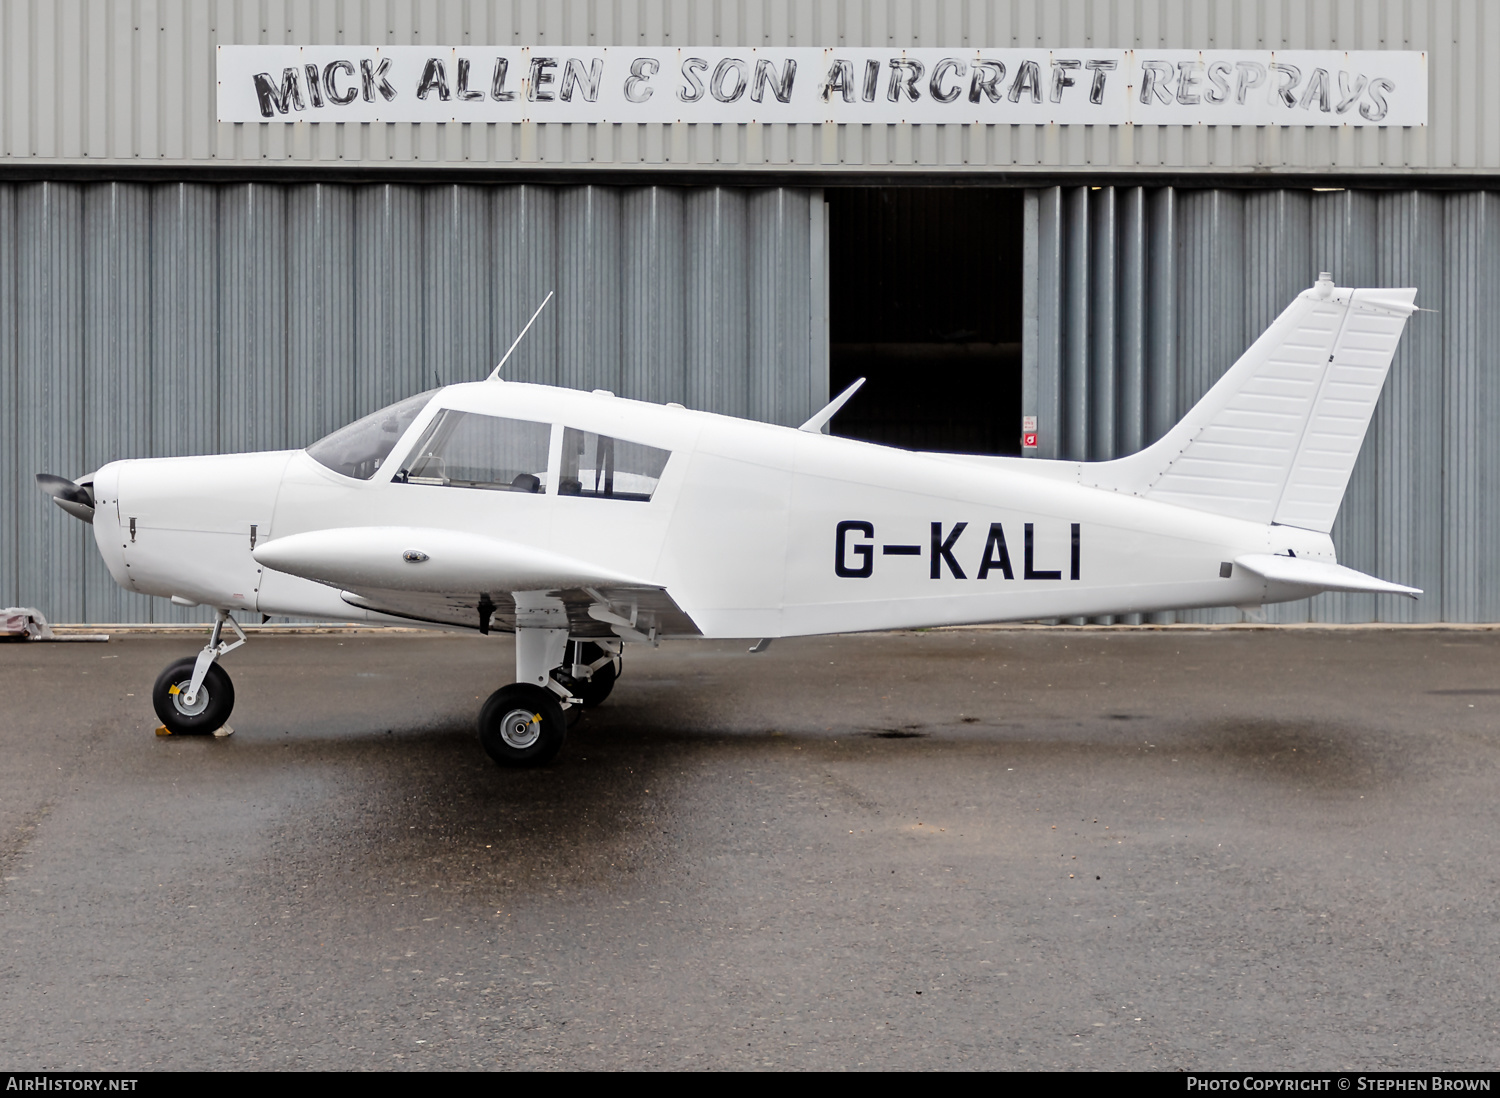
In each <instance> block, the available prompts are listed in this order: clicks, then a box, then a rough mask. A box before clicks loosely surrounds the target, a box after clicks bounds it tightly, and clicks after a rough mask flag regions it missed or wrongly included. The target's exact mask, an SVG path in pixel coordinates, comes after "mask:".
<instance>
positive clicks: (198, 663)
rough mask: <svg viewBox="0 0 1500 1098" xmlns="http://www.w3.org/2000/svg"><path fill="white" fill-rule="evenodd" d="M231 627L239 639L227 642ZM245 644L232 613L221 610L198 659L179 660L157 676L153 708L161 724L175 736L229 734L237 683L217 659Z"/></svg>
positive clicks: (152, 696)
mask: <svg viewBox="0 0 1500 1098" xmlns="http://www.w3.org/2000/svg"><path fill="white" fill-rule="evenodd" d="M226 625H228V626H229V628H230V629H231V630H233V631H234V635H235V636H236V637H238V638H239V639H238V640H235V641H226V640H225V639H224V626H226ZM244 643H245V633H244V631H243V630H242V629H240V627H239V625H238V624H237V623H236V622H235V620H234V619H233V618H231V617H230V616H229V611H227V610H220V611H219V616H218V618H217V619H216V620H215V621H214V626H213V632H212V633H211V634H210V636H209V639H208V644H207V645H206V646H204V649H203V651H201V652H199V653H198V655H197V656H196V657H195V658H192V659H182V660H178V661H177V662H176V663H173V664H170V665H168V667H167V669H166V670H165V671H163V672H162V673H161V674H160V675H158V676H157V677H156V685H155V686H154V687H152V688H151V705H152V708H154V709H155V710H156V715H157V716H158V717H160V718H161V723H162V724H163V725H165V726H166V729H167V731H168V732H170V733H171V734H172V735H174V736H205V735H208V734H209V733H211V732H218V731H219V730H220V729H221V728H222V729H224V732H223V733H221V734H222V735H228V731H229V729H228V724H227V723H226V722H228V720H229V714H230V712H231V711H232V710H233V709H234V683H232V682H231V681H230V680H229V674H228V673H227V672H226V671H225V670H224V669H223V668H222V667H220V666H219V665H218V663H217V662H215V661H217V660H218V658H219V657H220V656H222V655H224V654H225V653H226V652H233V651H234V650H235V649H236V648H238V647H239V646H240V645H242V644H244Z"/></svg>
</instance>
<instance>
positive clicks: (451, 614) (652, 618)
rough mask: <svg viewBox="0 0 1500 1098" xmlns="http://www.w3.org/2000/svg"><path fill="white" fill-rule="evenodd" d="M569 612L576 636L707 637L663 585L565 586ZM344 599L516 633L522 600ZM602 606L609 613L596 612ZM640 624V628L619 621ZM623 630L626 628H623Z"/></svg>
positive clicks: (434, 595) (366, 594)
mask: <svg viewBox="0 0 1500 1098" xmlns="http://www.w3.org/2000/svg"><path fill="white" fill-rule="evenodd" d="M557 595H558V597H559V598H560V599H561V600H562V603H563V607H564V609H565V610H566V612H567V616H568V634H569V636H573V637H600V638H605V639H617V638H619V637H621V636H622V635H623V636H627V637H628V638H629V639H632V640H634V639H638V638H637V635H643V636H647V637H650V636H653V635H654V636H657V637H696V636H701V635H702V630H700V629H699V628H698V626H697V624H696V623H695V622H694V621H693V619H692V618H690V617H689V616H688V615H687V614H686V613H685V612H684V611H683V610H682V608H681V607H679V606H678V605H677V603H676V602H675V601H674V600H673V598H672V596H671V595H669V594H667V592H666V591H664V590H662V589H661V588H660V587H651V586H646V585H621V584H606V585H604V586H602V587H589V588H587V589H585V588H582V587H571V588H563V589H561V590H558V591H557ZM339 597H340V598H342V599H343V600H344V601H345V602H347V603H348V604H349V605H350V606H358V607H359V608H361V609H363V610H375V611H378V612H379V613H382V614H390V615H392V616H393V617H398V618H407V619H409V620H412V621H424V622H432V623H434V624H436V625H452V626H457V627H459V628H463V629H481V630H482V631H484V632H488V631H489V630H491V629H494V630H498V631H500V632H506V633H509V632H514V631H515V628H516V604H515V598H514V597H513V594H511V593H500V592H497V593H495V596H494V598H493V599H490V598H488V597H487V596H486V595H485V594H483V593H476V592H461V593H453V592H449V593H439V592H420V591H393V590H380V589H378V588H372V589H365V590H360V591H341V592H339ZM596 608H599V609H602V611H603V614H601V615H599V616H596V615H595V614H593V613H590V611H591V610H594V609H596ZM632 621H633V622H634V623H635V624H634V626H629V625H619V626H618V627H616V623H618V622H632ZM622 630H623V632H622Z"/></svg>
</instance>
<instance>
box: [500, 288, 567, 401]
mask: <svg viewBox="0 0 1500 1098" xmlns="http://www.w3.org/2000/svg"><path fill="white" fill-rule="evenodd" d="M552 293H553V291H551V290H548V291H547V296H546V297H544V298H543V299H542V303H541V304H540V305H538V306H537V307H536V312H534V313H532V314H531V319H530V320H528V321H527V322H526V327H524V328H522V329H521V334H520V335H518V336H516V341H515V342H514V343H512V344H511V345H510V350H508V351H506V352H505V357H504V358H502V359H501V360H500V362H499V364H498V365H496V367H495V368H494V369H493V370H491V371H490V376H489V377H487V378H485V380H486V381H494V380H495V379H496V378H498V377H499V376H500V371H501V369H502V368H503V367H504V366H505V364H506V363H507V362H509V361H510V356H511V355H512V354H513V353H514V352H515V349H516V348H517V347H519V346H520V345H521V340H523V339H525V338H526V333H527V332H529V331H531V326H532V325H533V324H535V323H536V318H537V317H539V316H541V315H542V310H543V309H545V308H546V307H547V302H549V301H551V300H552Z"/></svg>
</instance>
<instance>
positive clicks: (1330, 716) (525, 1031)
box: [0, 630, 1500, 1070]
mask: <svg viewBox="0 0 1500 1098" xmlns="http://www.w3.org/2000/svg"><path fill="white" fill-rule="evenodd" d="M199 644H201V640H198V639H195V638H189V637H183V636H162V635H133V636H126V637H123V638H117V639H115V640H112V641H111V642H110V643H108V644H50V645H49V644H24V643H23V644H9V645H0V758H3V760H4V762H3V765H0V876H3V881H0V1032H3V1033H4V1034H5V1048H6V1055H5V1056H4V1058H3V1059H4V1061H5V1063H4V1066H5V1067H6V1068H11V1069H43V1068H53V1069H70V1068H91V1069H100V1070H110V1069H145V1068H152V1067H159V1068H190V1067H204V1068H242V1067H248V1068H253V1067H275V1068H485V1067H500V1068H672V1067H690V1068H772V1069H775V1068H835V1069H837V1068H851V1069H853V1068H866V1069H869V1068H1053V1067H1060V1068H1161V1069H1182V1068H1198V1069H1209V1068H1219V1069H1244V1070H1270V1069H1296V1068H1304V1069H1313V1068H1320V1069H1335V1068H1351V1069H1357V1068H1364V1069H1367V1070H1375V1069H1382V1068H1385V1069H1391V1068H1403V1069H1436V1068H1489V1067H1493V1065H1494V1064H1495V1063H1496V1061H1497V1060H1500V1012H1497V1009H1496V1007H1497V989H1500V978H1497V976H1496V973H1497V972H1500V887H1497V877H1500V857H1497V856H1500V767H1497V763H1500V632H1483V631H1474V632H1468V631H1379V630H1342V631H1318V630H1268V631H1186V630H1167V631H1153V632H1145V631H1142V632H1134V631H1132V632H1100V631H1071V630H1051V631H1046V630H1029V631H979V630H958V631H947V632H944V631H939V632H930V633H912V634H897V635H868V636H855V637H834V638H818V639H809V640H795V641H778V642H776V643H775V644H774V645H773V646H772V647H771V649H770V651H768V652H766V653H764V654H761V655H754V656H751V655H747V654H746V652H745V645H744V644H739V643H717V642H700V643H696V644H694V643H676V644H664V645H663V646H662V647H661V648H660V649H658V650H655V651H646V652H642V651H640V650H638V649H634V648H632V649H630V650H628V652H627V656H626V666H625V674H624V677H623V678H622V679H621V681H620V683H619V685H618V686H617V687H616V689H615V692H614V695H613V696H612V697H611V698H610V700H609V701H608V702H607V703H606V704H605V705H604V706H603V707H601V708H600V709H598V710H596V711H594V712H593V713H591V714H590V715H589V716H588V717H586V718H585V720H584V721H583V722H582V723H581V724H580V725H579V726H578V727H577V728H576V729H575V730H574V731H573V733H572V734H571V735H570V738H569V741H568V744H567V746H565V747H564V749H563V752H562V754H561V756H560V757H559V759H558V761H557V762H556V763H555V764H554V765H552V766H550V767H548V768H546V769H544V770H540V771H503V770H500V769H498V768H497V767H496V766H494V764H492V763H491V762H490V761H489V759H488V758H487V757H486V756H485V755H484V754H483V752H482V751H481V749H480V747H479V745H478V742H477V739H476V737H475V735H474V733H473V719H474V715H475V713H476V712H477V709H478V706H479V704H480V701H481V699H482V697H483V696H484V695H486V694H488V693H489V692H490V691H491V690H493V689H494V688H495V687H497V686H499V685H501V684H502V683H503V682H504V681H507V680H508V678H509V676H508V674H507V672H506V669H507V667H509V666H512V655H511V647H510V643H509V641H507V640H506V639H504V638H497V637H490V638H480V637H449V636H442V635H412V634H396V635H373V634H345V635H341V636H340V635H316V636H285V635H282V636H252V638H251V642H250V643H249V644H248V645H246V646H245V647H244V648H242V649H240V650H239V651H237V652H235V653H233V654H232V655H230V656H229V657H227V658H226V660H225V666H226V668H227V669H228V670H229V671H230V673H231V674H232V675H233V677H234V682H235V687H236V692H237V695H238V704H237V708H236V711H235V713H234V715H233V717H232V719H231V724H232V725H233V727H234V728H235V730H236V732H235V735H233V736H232V737H229V738H228V739H225V740H213V739H210V738H181V737H171V738H158V737H156V736H154V735H153V734H152V730H153V728H154V727H155V725H156V723H157V722H156V720H155V718H154V715H153V714H152V712H151V706H150V697H149V693H150V689H151V684H152V682H153V681H154V679H155V677H156V674H157V672H158V671H159V670H160V669H161V668H162V667H163V666H165V665H166V664H167V663H168V662H170V661H171V660H172V659H174V658H177V657H179V656H183V655H190V654H192V652H193V651H194V650H195V649H196V647H197V646H198V645H199Z"/></svg>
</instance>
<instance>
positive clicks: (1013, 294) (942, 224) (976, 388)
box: [825, 187, 1025, 454]
mask: <svg viewBox="0 0 1500 1098" xmlns="http://www.w3.org/2000/svg"><path fill="white" fill-rule="evenodd" d="M1024 193H1025V192H1023V191H1020V190H1001V189H993V190H992V189H982V188H962V189H960V188H953V187H850V188H840V189H829V190H828V191H826V192H825V195H826V197H827V200H828V214H829V283H830V285H829V310H830V312H829V329H830V332H829V336H830V343H831V347H830V361H829V390H830V392H832V393H837V392H839V391H841V390H842V389H843V388H844V387H845V386H846V385H848V384H850V383H851V382H853V381H854V379H855V378H859V377H865V378H868V379H869V380H868V381H867V382H866V383H865V387H864V388H863V389H862V390H860V392H859V395H857V396H856V397H855V398H854V399H853V400H852V401H850V403H849V404H848V406H847V407H845V408H844V410H843V411H841V412H840V413H839V414H838V416H837V417H835V419H834V421H833V432H834V434H838V435H843V436H845V437H847V438H858V439H864V440H866V441H869V442H881V443H885V444H887V445H891V446H902V447H906V448H908V449H913V450H942V451H948V452H952V453H977V454H1019V453H1020V452H1021V440H1020V434H1021V294H1022V252H1023V247H1024V233H1023V216H1024V202H1025V199H1024Z"/></svg>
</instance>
